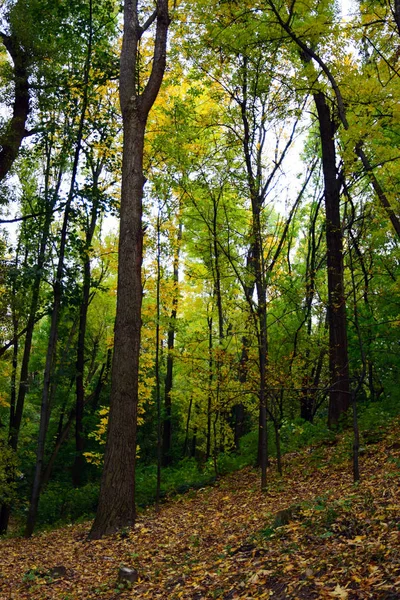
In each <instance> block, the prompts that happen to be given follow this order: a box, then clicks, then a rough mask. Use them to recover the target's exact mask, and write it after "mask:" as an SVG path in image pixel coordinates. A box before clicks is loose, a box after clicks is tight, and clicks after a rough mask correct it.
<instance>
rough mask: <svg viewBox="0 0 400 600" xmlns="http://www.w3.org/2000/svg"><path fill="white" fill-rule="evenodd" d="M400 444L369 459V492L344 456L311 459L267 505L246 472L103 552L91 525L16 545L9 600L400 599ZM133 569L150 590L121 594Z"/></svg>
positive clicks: (386, 444)
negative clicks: (123, 571) (121, 573)
mask: <svg viewBox="0 0 400 600" xmlns="http://www.w3.org/2000/svg"><path fill="white" fill-rule="evenodd" d="M397 425H398V423H397ZM398 433H399V431H398V429H397V431H396V430H391V432H389V433H386V434H385V439H383V440H382V441H381V442H380V443H378V444H374V445H373V446H368V447H367V448H366V452H365V453H364V454H363V456H362V457H361V459H360V460H361V474H362V481H361V483H360V484H358V485H354V484H353V483H352V475H351V464H350V463H349V462H348V461H347V462H343V461H338V460H337V455H338V449H337V448H327V449H322V450H321V449H317V451H314V452H313V449H309V450H307V451H305V452H302V453H297V454H294V455H292V456H290V457H286V460H285V463H286V468H285V474H284V476H283V477H282V478H280V477H279V476H278V475H276V474H275V473H272V472H271V473H270V474H269V487H268V491H267V492H264V493H263V492H261V491H260V490H259V475H258V473H257V471H255V470H252V469H244V470H242V471H240V472H237V473H234V474H231V475H229V476H227V477H224V478H222V479H220V480H219V481H218V482H217V484H216V485H215V486H214V487H210V488H204V489H201V490H198V491H196V492H190V493H189V494H186V495H185V496H181V497H179V498H176V499H174V500H170V501H169V502H168V503H166V504H165V505H163V506H162V507H161V510H160V512H159V513H158V514H157V513H156V511H155V510H154V508H150V509H147V510H146V511H145V512H143V513H142V514H141V515H140V517H139V518H138V521H137V523H136V526H135V527H134V529H133V530H132V531H128V532H123V533H122V534H121V533H120V534H117V535H115V536H112V537H110V538H106V539H103V540H100V541H91V542H89V541H87V534H88V531H89V527H90V524H84V525H76V526H69V527H64V528H62V529H58V530H54V531H52V532H50V533H43V534H39V535H37V536H34V537H33V538H32V539H30V540H24V539H20V538H16V539H7V540H4V541H3V542H1V543H0V555H1V561H0V598H1V600H28V599H29V600H39V599H40V600H48V599H57V600H78V599H79V600H81V599H91V600H95V599H113V600H117V599H121V600H125V599H127V598H141V599H145V598H150V599H155V598H162V599H164V600H167V599H171V600H174V599H179V598H182V599H192V600H201V599H202V598H205V599H206V598H222V599H225V600H234V599H239V598H242V599H244V598H260V599H263V598H274V599H278V600H284V599H286V598H293V599H298V600H308V599H313V598H320V599H327V600H328V599H332V598H333V599H335V598H338V599H345V600H346V599H347V600H353V599H367V598H372V599H374V600H376V599H382V600H396V599H400V486H399V474H400V444H399V443H398V438H399V436H398ZM314 450H315V449H314ZM316 457H317V458H316ZM285 509H288V510H286V511H285ZM277 514H279V515H280V517H279V518H280V519H281V518H282V515H286V523H285V521H284V519H283V522H284V523H285V524H282V525H280V521H279V520H278V519H277ZM56 566H61V567H64V569H61V570H60V571H57V570H56V571H53V572H51V569H54V568H55V567H56ZM121 566H127V567H132V568H135V569H137V571H138V573H139V580H138V582H137V583H134V584H132V585H131V584H129V587H128V584H118V569H119V568H120V567H121ZM51 573H52V574H51Z"/></svg>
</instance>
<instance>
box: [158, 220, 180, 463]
mask: <svg viewBox="0 0 400 600" xmlns="http://www.w3.org/2000/svg"><path fill="white" fill-rule="evenodd" d="M181 240H182V223H179V226H178V235H177V246H176V251H175V256H174V272H173V281H174V297H173V299H172V311H171V316H170V320H169V326H168V340H167V349H168V351H167V372H166V375H165V393H164V409H165V417H164V428H163V442H162V464H163V466H164V467H166V466H168V465H169V464H170V463H171V456H170V452H171V441H172V423H171V413H172V401H171V392H172V386H173V369H174V356H173V352H174V346H175V328H176V316H177V311H178V283H179V254H180V245H181Z"/></svg>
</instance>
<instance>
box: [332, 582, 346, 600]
mask: <svg viewBox="0 0 400 600" xmlns="http://www.w3.org/2000/svg"><path fill="white" fill-rule="evenodd" d="M329 595H330V596H332V598H341V599H342V600H347V598H348V597H349V594H348V592H347V590H346V589H345V588H343V587H341V586H340V585H339V584H337V586H336V587H335V589H334V590H333V592H330V593H329Z"/></svg>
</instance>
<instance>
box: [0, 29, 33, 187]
mask: <svg viewBox="0 0 400 600" xmlns="http://www.w3.org/2000/svg"><path fill="white" fill-rule="evenodd" d="M0 38H1V39H2V41H3V44H4V46H5V47H6V49H7V51H8V53H9V54H10V56H11V58H12V61H13V63H14V86H15V91H14V104H13V114H12V117H11V119H10V121H9V123H8V125H7V127H5V129H4V131H5V132H4V134H3V135H2V136H1V137H0V146H1V150H0V181H2V180H3V179H4V178H5V176H6V175H7V173H8V172H9V171H10V169H11V167H12V165H13V163H14V161H15V159H16V158H17V156H18V152H19V149H20V146H21V144H22V140H23V139H24V137H25V136H26V134H27V132H26V129H25V124H26V121H27V120H28V116H29V112H30V94H29V70H30V69H29V67H30V59H29V57H28V53H27V52H26V51H25V50H24V48H23V47H22V45H21V43H20V41H19V40H18V39H17V37H16V36H15V35H13V34H12V35H6V34H4V33H1V32H0Z"/></svg>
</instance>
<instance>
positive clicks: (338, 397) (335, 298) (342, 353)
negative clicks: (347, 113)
mask: <svg viewBox="0 0 400 600" xmlns="http://www.w3.org/2000/svg"><path fill="white" fill-rule="evenodd" d="M314 101H315V105H316V108H317V112H318V120H319V129H320V139H321V148H322V168H323V173H324V195H325V213H326V247H327V266H328V321H329V371H330V390H329V414H328V423H329V426H334V425H337V424H338V421H339V418H340V416H341V414H342V413H344V412H345V411H346V410H347V409H348V407H349V405H350V390H349V365H348V352H347V323H346V301H345V294H344V278H343V238H342V230H341V221H340V183H339V180H338V177H337V169H336V151H335V140H334V135H335V124H334V120H333V117H332V115H331V112H330V109H329V106H328V104H327V101H326V97H325V95H324V94H323V93H322V92H318V93H317V94H314Z"/></svg>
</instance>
